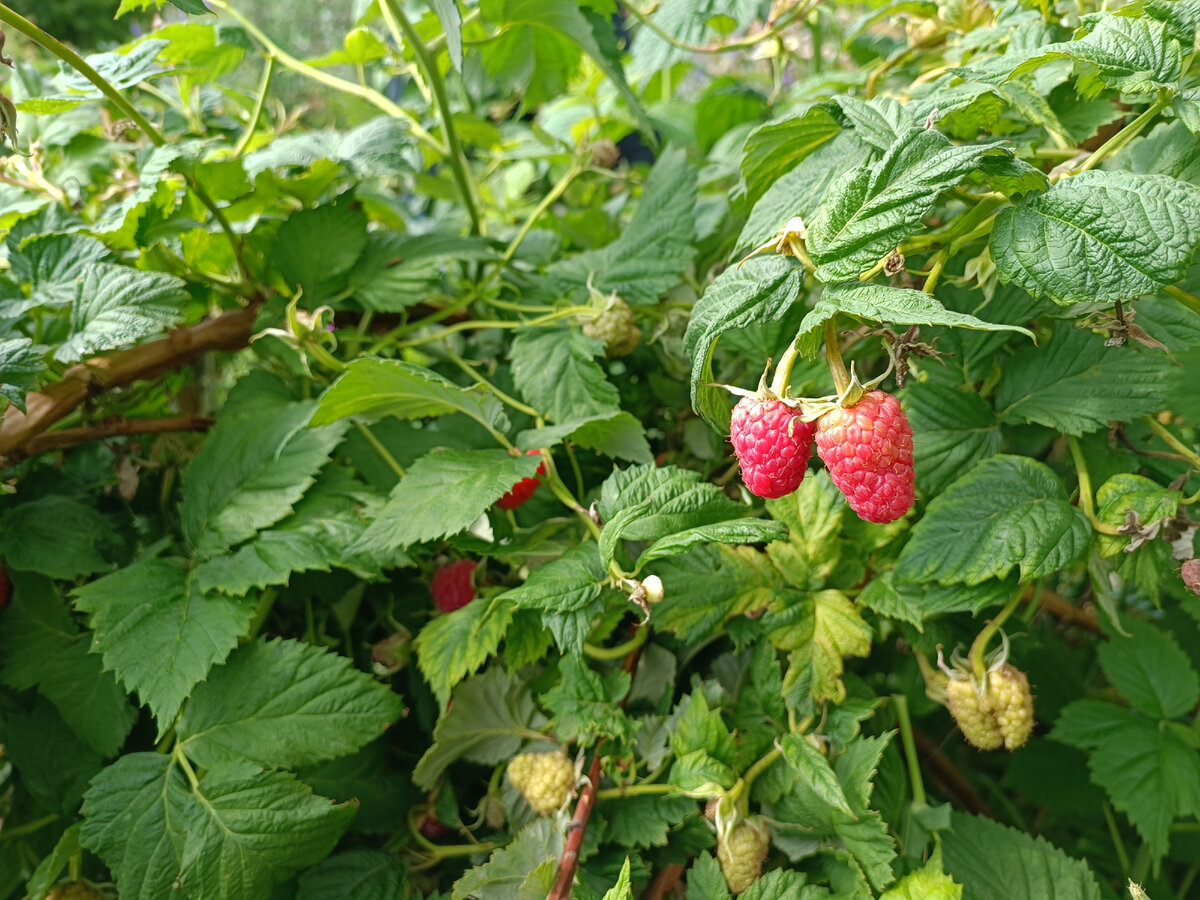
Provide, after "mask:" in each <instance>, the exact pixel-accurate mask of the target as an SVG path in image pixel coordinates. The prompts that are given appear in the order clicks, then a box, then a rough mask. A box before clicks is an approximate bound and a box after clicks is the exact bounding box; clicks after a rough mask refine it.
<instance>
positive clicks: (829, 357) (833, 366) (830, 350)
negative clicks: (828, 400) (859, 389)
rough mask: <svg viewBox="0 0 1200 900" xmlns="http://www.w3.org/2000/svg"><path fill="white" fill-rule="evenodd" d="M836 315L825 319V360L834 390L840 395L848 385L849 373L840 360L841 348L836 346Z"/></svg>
mask: <svg viewBox="0 0 1200 900" xmlns="http://www.w3.org/2000/svg"><path fill="white" fill-rule="evenodd" d="M836 319H837V316H836V315H834V316H830V317H829V318H828V319H826V320H825V360H826V362H828V363H829V372H830V374H832V375H833V386H834V390H836V391H837V393H838V394H839V395H840V394H842V393H843V392H844V391H845V390H846V388H848V387H850V373H849V372H847V371H846V364H845V363H844V362H843V361H842V348H841V347H840V346H838V332H837V322H836Z"/></svg>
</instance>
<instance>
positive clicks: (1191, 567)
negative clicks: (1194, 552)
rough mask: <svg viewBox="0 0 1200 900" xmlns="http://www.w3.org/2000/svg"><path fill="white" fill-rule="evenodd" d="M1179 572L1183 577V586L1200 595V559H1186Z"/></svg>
mask: <svg viewBox="0 0 1200 900" xmlns="http://www.w3.org/2000/svg"><path fill="white" fill-rule="evenodd" d="M1179 574H1180V575H1181V576H1182V577H1183V586H1184V587H1186V588H1187V589H1188V590H1189V591H1191V592H1192V593H1193V594H1197V595H1200V559H1188V560H1184V563H1183V565H1182V566H1180V568H1179Z"/></svg>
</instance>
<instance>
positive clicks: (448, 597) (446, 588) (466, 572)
mask: <svg viewBox="0 0 1200 900" xmlns="http://www.w3.org/2000/svg"><path fill="white" fill-rule="evenodd" d="M474 572H475V562H474V561H473V560H470V559H460V560H459V561H458V562H452V563H450V564H449V565H448V566H442V567H441V568H440V569H438V570H437V571H436V572H434V573H433V579H432V580H431V581H430V582H429V592H430V593H431V594H433V602H434V603H436V604H437V608H438V609H440V610H441V611H442V612H444V613H448V612H454V611H455V610H456V609H462V608H463V607H464V606H466V605H467V604H468V603H470V602H471V601H472V600H474V599H475V584H474V582H473V581H472V580H471V576H472V574H473V573H474Z"/></svg>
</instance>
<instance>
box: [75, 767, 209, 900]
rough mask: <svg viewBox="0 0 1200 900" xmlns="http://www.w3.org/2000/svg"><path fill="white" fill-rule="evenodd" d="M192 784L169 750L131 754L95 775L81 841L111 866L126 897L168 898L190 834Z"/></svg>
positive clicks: (135, 899) (86, 801)
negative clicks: (186, 822) (187, 825)
mask: <svg viewBox="0 0 1200 900" xmlns="http://www.w3.org/2000/svg"><path fill="white" fill-rule="evenodd" d="M188 802H189V794H188V790H187V782H186V781H184V778H183V773H182V772H180V771H179V769H178V768H176V767H175V765H174V761H173V760H172V757H171V756H170V755H169V754H166V753H129V754H126V755H125V756H122V757H121V758H120V759H118V760H117V761H116V762H115V763H113V764H112V765H111V766H109V767H108V768H106V769H104V771H102V772H101V773H100V774H99V775H97V776H96V777H95V778H94V779H92V786H91V787H90V788H88V792H87V794H86V795H85V796H84V798H83V810H82V813H83V827H82V829H81V831H80V841H81V843H82V844H83V846H84V847H86V848H87V849H89V850H91V851H92V852H93V853H95V854H96V855H97V856H99V857H100V858H101V859H102V860H104V862H105V864H107V866H108V868H109V869H110V870H111V871H112V873H113V877H114V878H115V879H116V882H117V888H118V890H119V891H120V892H121V897H122V898H123V900H124V898H129V900H161V898H162V897H169V896H170V895H171V893H172V888H173V885H174V883H175V880H176V878H177V877H178V875H179V864H180V856H181V853H182V852H183V844H184V840H185V837H186V834H185V830H184V810H185V808H186V806H187V804H188Z"/></svg>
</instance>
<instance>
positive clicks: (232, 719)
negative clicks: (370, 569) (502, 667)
mask: <svg viewBox="0 0 1200 900" xmlns="http://www.w3.org/2000/svg"><path fill="white" fill-rule="evenodd" d="M403 711H404V705H403V704H402V703H401V702H400V698H399V697H398V696H396V695H395V694H394V693H393V692H392V691H391V690H390V689H388V688H387V687H386V686H385V685H381V684H379V683H377V682H376V681H375V680H374V679H373V678H371V676H369V675H368V674H366V673H365V672H360V671H357V670H356V669H354V668H353V667H352V666H351V664H350V660H349V659H347V658H346V657H344V656H339V655H337V654H334V653H329V652H327V651H323V650H321V649H319V648H317V647H311V646H309V645H308V644H302V643H299V642H297V641H283V640H275V641H266V642H264V641H255V642H253V643H250V644H246V645H245V646H243V647H240V648H239V649H238V650H237V651H236V652H234V653H233V654H232V655H231V656H230V657H229V659H228V660H227V661H226V662H225V664H224V665H221V666H217V667H216V668H214V669H213V670H212V671H211V672H209V674H208V678H207V679H205V681H204V682H203V683H202V684H200V685H199V686H197V688H196V690H195V691H194V692H193V693H192V696H191V699H189V700H188V704H187V708H186V709H185V710H184V712H183V716H182V717H181V718H180V720H179V724H178V726H177V728H176V731H177V734H178V737H179V740H180V742H181V744H182V745H183V749H184V751H185V752H186V753H187V754H188V756H189V757H191V758H192V759H193V760H194V761H195V762H196V763H197V764H198V765H200V766H203V767H205V768H212V767H214V766H217V765H221V764H222V763H229V762H242V761H249V762H254V763H258V764H259V765H261V766H281V767H285V768H293V767H296V766H303V765H311V764H313V763H316V762H320V761H321V760H325V759H332V758H334V757H336V756H343V755H345V754H348V753H353V752H354V751H355V750H357V749H358V748H359V747H361V746H362V745H363V744H366V743H367V742H368V741H371V740H373V739H374V738H376V737H378V736H379V734H381V733H382V732H383V729H384V728H386V727H387V726H388V725H389V724H390V723H391V722H393V721H395V720H396V719H398V718H399V717H400V715H401V714H402V713H403Z"/></svg>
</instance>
